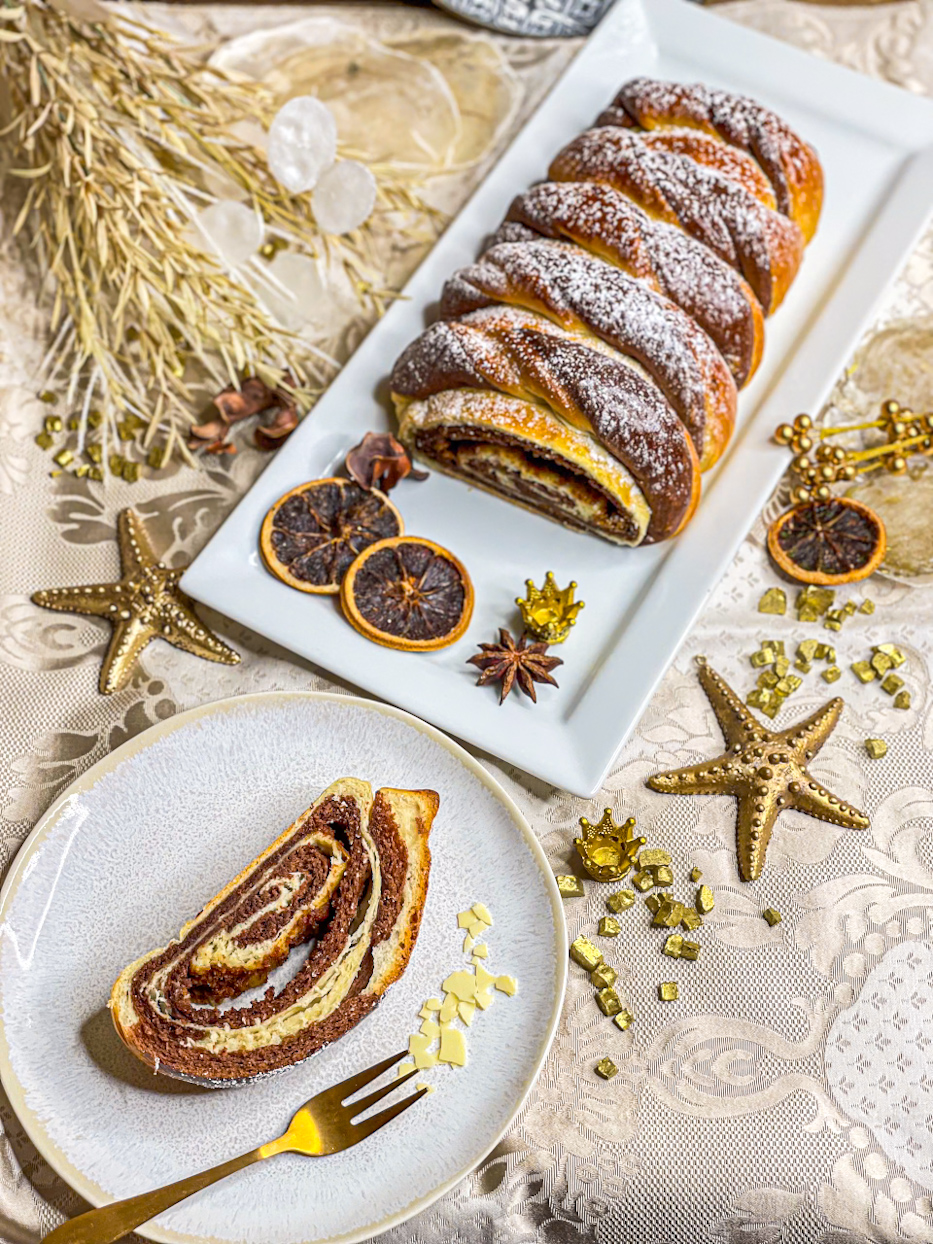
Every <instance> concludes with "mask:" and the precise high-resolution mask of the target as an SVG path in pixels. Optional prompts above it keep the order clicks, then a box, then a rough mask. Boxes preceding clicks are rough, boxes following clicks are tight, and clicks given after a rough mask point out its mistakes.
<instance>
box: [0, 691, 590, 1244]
mask: <svg viewBox="0 0 933 1244" xmlns="http://www.w3.org/2000/svg"><path fill="white" fill-rule="evenodd" d="M346 775H351V776H356V777H365V778H366V779H367V780H369V781H371V782H372V784H373V786H374V787H375V786H385V785H388V786H402V787H406V786H408V787H425V786H427V787H431V788H433V789H435V790H437V791H438V793H439V794H440V796H441V806H440V812H439V814H438V817H437V820H436V821H435V826H434V829H433V831H432V836H431V850H432V854H433V864H432V868H431V879H430V885H429V890H428V898H427V904H426V907H425V912H424V919H423V923H422V927H421V933H420V936H419V938H418V942H417V945H416V947H415V951H414V954H413V956H412V959H411V962H410V964H409V966H408V969H407V971H406V973H405V975H404V976H403V977H402V979H401V980H400V981H399V982H397V983H396V984H395V985H394V986H393V987H392V989H390V990H389V992H388V994H387V995H386V997H385V998H384V1000H383V1001H382V1003H381V1004H380V1005H379V1006H378V1007H377V1008H376V1010H375V1011H374V1012H373V1013H372V1014H371V1015H370V1016H368V1017H367V1018H366V1019H365V1020H364V1021H363V1022H362V1023H361V1024H359V1025H358V1026H357V1027H356V1028H354V1029H353V1030H352V1031H351V1032H349V1033H348V1034H347V1035H346V1036H345V1037H343V1038H342V1039H341V1040H340V1041H338V1042H336V1043H335V1044H334V1045H333V1046H331V1047H329V1048H327V1049H325V1050H322V1051H321V1052H320V1053H319V1054H317V1055H315V1056H314V1057H313V1058H311V1059H310V1060H308V1061H307V1062H306V1063H303V1064H301V1065H299V1066H297V1067H294V1068H291V1069H289V1070H288V1071H284V1072H282V1073H281V1074H279V1075H277V1076H273V1077H271V1078H269V1079H267V1080H262V1081H260V1082H257V1083H255V1084H251V1085H247V1086H245V1087H243V1088H236V1089H228V1090H216V1089H215V1090H210V1089H207V1090H205V1089H198V1088H194V1087H192V1086H190V1085H186V1084H182V1083H179V1082H177V1081H173V1080H166V1079H165V1078H163V1077H156V1076H153V1075H152V1074H151V1073H150V1072H149V1071H147V1069H146V1068H145V1067H144V1066H143V1065H142V1064H141V1063H139V1062H138V1061H137V1060H136V1059H135V1058H133V1056H132V1055H131V1054H129V1052H128V1051H126V1050H125V1049H124V1048H123V1046H122V1045H121V1044H120V1042H119V1039H118V1038H117V1037H116V1034H115V1032H114V1031H113V1026H112V1024H111V1021H110V1016H109V1012H108V1011H107V1009H106V1002H107V998H108V996H109V993H110V986H111V984H112V982H113V981H114V979H115V978H116V976H117V974H118V973H119V971H120V970H121V969H122V967H123V966H124V965H125V964H126V963H128V962H129V961H130V960H131V959H133V958H135V957H136V956H137V955H139V954H141V953H142V952H143V951H145V950H147V949H149V948H150V947H152V946H156V945H164V944H165V943H166V942H167V941H168V939H169V938H171V937H174V936H175V935H176V934H177V932H178V929H179V927H180V926H181V924H182V922H183V921H184V920H185V919H186V918H188V917H189V916H190V915H192V914H193V913H194V912H196V911H197V910H198V909H199V907H200V906H201V904H202V903H203V902H204V901H205V900H206V899H207V898H209V897H210V895H212V894H214V893H216V891H217V890H218V889H220V887H221V886H222V885H223V884H224V883H225V882H226V881H228V880H229V879H230V878H231V877H232V876H234V875H235V874H236V873H237V872H238V871H239V869H240V868H241V867H242V866H243V865H244V864H246V863H247V862H248V861H249V860H250V859H252V858H253V857H254V856H255V855H256V854H258V852H259V851H260V850H262V849H263V848H264V847H265V846H267V845H268V843H269V842H270V841H271V840H272V838H273V837H274V836H275V835H276V834H278V833H279V832H280V831H281V830H282V829H283V828H284V827H285V826H286V825H288V824H289V823H290V822H291V821H292V820H293V819H294V817H295V816H296V815H297V813H299V812H300V811H301V810H302V809H303V808H305V807H306V806H307V805H308V804H309V803H311V801H312V799H313V798H314V797H315V796H316V795H317V794H318V793H319V792H320V791H321V790H322V789H323V788H324V787H325V786H326V785H328V784H329V783H330V782H331V781H332V780H334V779H335V778H337V777H340V776H346ZM476 901H481V902H484V903H485V904H486V905H487V907H488V908H489V910H490V912H491V914H492V916H493V919H494V921H495V923H494V925H493V928H492V929H491V931H490V933H489V936H488V938H487V942H488V945H489V962H490V967H491V970H494V971H496V972H501V973H509V974H512V975H514V976H515V977H516V978H517V980H518V983H519V992H518V994H517V995H516V996H515V997H512V998H509V997H506V996H505V995H504V994H499V993H497V994H496V1000H495V1003H494V1005H493V1006H492V1007H490V1009H489V1010H488V1011H486V1012H484V1013H482V1014H481V1015H478V1017H477V1019H476V1020H475V1022H474V1024H473V1027H472V1028H471V1029H470V1030H469V1033H468V1037H467V1048H468V1058H469V1062H468V1065H467V1066H466V1067H465V1068H462V1069H452V1068H437V1069H435V1070H432V1071H427V1072H425V1073H424V1079H425V1080H426V1081H428V1082H430V1083H432V1084H433V1085H434V1086H435V1088H436V1092H434V1093H433V1094H429V1095H428V1096H427V1097H425V1098H424V1099H423V1100H422V1101H421V1102H420V1103H419V1104H418V1106H416V1107H414V1108H413V1109H411V1110H409V1111H407V1112H406V1113H405V1114H404V1115H403V1116H401V1117H400V1118H399V1119H397V1120H395V1121H394V1122H393V1123H392V1125H391V1130H389V1129H386V1130H384V1131H382V1132H381V1133H378V1134H377V1135H375V1136H373V1137H371V1138H370V1139H369V1140H368V1141H365V1142H363V1143H362V1144H361V1145H358V1146H356V1147H355V1148H353V1149H351V1150H348V1151H346V1152H345V1153H341V1154H336V1155H334V1156H333V1157H329V1158H325V1159H308V1158H300V1157H294V1156H284V1157H279V1158H276V1159H274V1161H270V1162H266V1163H263V1164H262V1165H261V1166H257V1167H254V1168H252V1169H251V1170H249V1171H245V1172H243V1173H241V1174H239V1175H235V1176H233V1177H232V1178H230V1179H228V1180H226V1181H224V1182H222V1183H220V1184H217V1185H216V1186H215V1187H213V1188H211V1189H208V1190H206V1191H205V1192H202V1193H199V1194H198V1195H197V1196H195V1197H192V1198H190V1199H189V1200H187V1201H184V1202H182V1204H180V1205H178V1206H176V1208H175V1209H173V1210H171V1211H169V1212H168V1213H166V1214H164V1215H162V1216H161V1217H159V1218H158V1219H156V1220H155V1221H154V1222H153V1223H152V1224H150V1225H149V1226H148V1227H144V1228H143V1229H142V1233H143V1234H145V1235H148V1236H149V1237H150V1238H151V1239H154V1240H166V1241H198V1242H199V1244H200V1242H202V1241H208V1240H210V1241H237V1244H295V1242H296V1241H324V1240H330V1241H336V1240H341V1241H353V1240H363V1239H368V1238H369V1237H370V1236H372V1235H373V1234H375V1233H377V1232H379V1231H382V1230H385V1229H386V1228H388V1227H390V1226H392V1225H394V1224H397V1223H399V1222H403V1221H404V1220H405V1219H407V1218H409V1217H410V1216H411V1215H412V1214H415V1213H417V1212H418V1211H419V1210H421V1209H423V1208H424V1207H425V1206H427V1205H429V1204H431V1202H432V1201H434V1200H435V1199H436V1198H437V1197H439V1196H440V1195H441V1194H442V1193H443V1192H445V1191H446V1190H447V1189H449V1188H451V1187H452V1186H453V1185H454V1184H456V1183H457V1182H458V1181H459V1180H460V1179H462V1178H463V1176H465V1175H466V1174H467V1173H468V1172H469V1171H470V1170H471V1169H472V1168H473V1167H474V1166H475V1165H476V1164H477V1163H478V1162H479V1161H480V1160H481V1159H482V1158H483V1157H484V1156H485V1155H486V1154H487V1153H488V1152H489V1151H490V1150H491V1149H492V1148H493V1146H494V1145H495V1144H496V1143H497V1142H498V1140H499V1139H500V1137H501V1136H502V1135H503V1133H504V1132H505V1131H506V1129H507V1128H508V1127H509V1125H510V1123H511V1122H512V1120H513V1119H514V1118H515V1115H516V1113H517V1112H518V1110H519V1108H520V1107H521V1104H522V1102H523V1101H524V1098H525V1096H526V1094H527V1092H528V1090H529V1089H530V1087H531V1085H532V1083H533V1081H534V1078H535V1076H536V1075H537V1073H538V1070H539V1069H540V1067H541V1064H542V1062H543V1061H544V1058H545V1055H546V1053H547V1050H548V1047H549V1045H550V1042H551V1039H552V1037H553V1034H554V1030H555V1027H556V1024H557V1019H558V1015H559V1012H560V1005H561V1001H562V998H563V990H564V982H565V978H566V963H567V940H566V931H565V926H564V919H563V912H562V911H561V905H560V897H559V895H558V893H557V887H556V884H555V882H554V879H553V876H552V875H551V871H550V869H549V867H548V865H547V861H546V860H545V857H544V854H543V852H542V851H541V848H540V847H539V846H538V843H537V841H536V840H535V838H534V836H533V835H532V833H531V830H530V829H529V827H528V825H527V823H526V822H525V820H524V818H523V817H522V815H521V813H520V812H519V810H518V808H517V807H516V806H515V804H514V803H513V802H512V801H511V800H510V799H509V797H508V796H507V795H506V794H505V792H504V791H503V790H502V788H501V787H500V786H499V785H498V784H497V783H496V782H495V781H494V780H493V779H492V778H491V777H489V775H488V774H487V773H486V772H485V770H483V769H482V767H481V766H480V765H478V764H477V763H476V761H474V760H472V759H471V758H470V757H469V756H468V755H467V754H466V753H465V752H464V751H463V750H462V749H461V748H459V747H458V746H457V745H456V744H454V743H451V742H450V741H449V740H448V739H446V738H444V736H443V735H442V734H440V733H439V732H438V731H437V730H435V729H433V727H431V726H426V725H424V724H423V723H422V722H419V721H416V720H415V719H414V718H412V717H409V716H408V715H407V714H406V713H402V712H400V711H398V710H397V709H391V708H387V707H384V706H380V705H373V704H369V703H366V702H363V701H361V700H357V699H353V698H349V697H344V696H329V695H315V694H311V693H307V694H285V693H272V694H268V695H256V696H244V697H242V698H240V699H237V700H227V701H222V702H221V703H219V704H213V705H208V706H206V707H204V708H199V709H195V710H193V711H191V712H188V713H182V714H180V715H179V716H178V717H174V718H172V719H171V720H169V721H167V722H165V723H163V724H161V725H159V726H156V727H154V728H153V729H151V730H148V731H147V732H146V733H145V734H143V735H141V736H139V737H138V738H135V739H133V740H131V741H130V742H129V743H126V744H124V745H123V746H122V747H120V748H118V749H117V750H116V751H115V752H114V753H113V754H112V755H111V756H110V757H108V759H106V760H105V761H102V762H101V763H100V764H98V765H95V766H94V767H93V768H92V769H91V770H89V771H88V773H86V774H85V775H84V776H83V777H82V778H81V779H80V780H79V781H78V782H76V783H75V784H74V785H73V786H72V787H71V788H70V790H69V791H68V792H67V793H66V794H65V795H64V796H63V798H62V799H60V800H59V801H58V802H57V803H56V804H55V806H54V807H53V808H52V809H50V811H49V813H48V814H47V815H46V816H45V817H44V818H43V820H42V821H41V822H40V824H39V825H38V826H37V828H36V829H35V830H34V831H33V833H32V834H31V835H30V837H29V839H28V840H27V842H26V845H25V846H24V847H23V849H22V851H21V852H20V855H19V857H18V859H17V862H16V865H15V867H14V869H13V870H12V873H11V875H10V877H9V879H8V881H7V882H6V885H5V886H4V890H3V894H2V896H0V922H2V923H0V927H2V937H0V1012H2V1028H0V1073H2V1079H3V1084H4V1087H5V1089H6V1091H7V1093H8V1094H9V1096H10V1099H11V1101H12V1103H13V1106H14V1108H15V1109H16V1112H17V1114H18V1115H19V1118H20V1120H21V1121H22V1123H23V1125H24V1126H25V1128H26V1130H27V1131H28V1133H29V1135H30V1137H31V1138H32V1140H33V1142H34V1143H35V1145H36V1147H37V1148H38V1149H39V1151H40V1152H41V1153H42V1154H43V1156H44V1157H45V1158H46V1159H47V1160H48V1161H49V1162H50V1163H51V1164H52V1166H53V1167H54V1168H55V1169H56V1170H57V1171H58V1172H59V1174H61V1175H62V1176H63V1177H64V1178H65V1179H67V1180H68V1182H69V1183H70V1184H71V1185H72V1186H73V1187H74V1188H75V1189H77V1191H78V1192H80V1193H81V1195H82V1196H84V1197H86V1198H87V1200H89V1201H90V1202H92V1204H95V1205H102V1204H105V1203H107V1202H109V1201H111V1200H114V1199H118V1198H121V1197H125V1196H128V1195H131V1194H134V1193H137V1192H142V1191H144V1190H146V1189H148V1188H153V1187H158V1186H160V1185H161V1184H164V1183H167V1182H169V1181H171V1180H175V1179H178V1178H180V1177H181V1176H182V1175H185V1174H190V1173H192V1172H194V1171H197V1170H201V1169H203V1168H204V1167H207V1166H212V1165H213V1164H214V1163H216V1162H219V1161H221V1160H223V1159H225V1158H228V1157H232V1156H233V1155H235V1154H237V1153H242V1152H244V1151H246V1150H248V1149H252V1148H254V1147H255V1146H256V1145H257V1144H258V1143H262V1142H263V1141H265V1140H267V1139H271V1137H272V1136H274V1135H278V1133H279V1130H280V1129H282V1128H283V1127H284V1126H285V1125H286V1124H287V1122H288V1119H289V1118H290V1117H291V1114H292V1112H293V1111H294V1110H295V1109H296V1108H297V1107H298V1106H299V1105H300V1104H301V1103H302V1102H303V1101H305V1100H306V1099H307V1098H308V1097H310V1096H311V1095H312V1094H314V1093H316V1092H318V1091H319V1090H320V1089H322V1088H325V1087H326V1086H327V1085H329V1084H334V1083H336V1082H337V1081H339V1080H342V1079H344V1078H345V1077H346V1076H347V1075H350V1074H351V1073H352V1072H354V1071H358V1070H360V1069H362V1068H364V1067H368V1066H371V1065H372V1064H373V1063H375V1062H376V1061H378V1060H379V1059H381V1058H384V1057H386V1056H388V1055H389V1054H392V1053H394V1052H395V1051H396V1050H398V1049H401V1048H404V1046H405V1043H406V1041H407V1036H408V1034H409V1033H410V1032H415V1031H417V1028H418V1025H419V1024H420V1020H419V1019H418V1018H417V1012H418V1011H419V1010H420V1008H421V1006H422V1005H423V1003H424V1001H425V1000H426V999H427V998H429V997H432V996H435V995H437V994H438V992H439V990H440V985H441V982H442V980H443V979H444V977H445V976H446V975H447V974H448V972H450V971H451V970H453V969H454V968H457V967H460V966H465V965H466V960H465V957H464V955H463V933H462V931H461V930H458V928H457V919H456V916H457V912H458V911H461V910H463V909H464V908H465V907H467V906H469V905H470V904H471V903H473V902H476ZM283 970H284V969H280V972H281V971H283ZM402 1091H403V1092H405V1091H406V1090H402ZM391 1100H392V1099H390V1101H391Z"/></svg>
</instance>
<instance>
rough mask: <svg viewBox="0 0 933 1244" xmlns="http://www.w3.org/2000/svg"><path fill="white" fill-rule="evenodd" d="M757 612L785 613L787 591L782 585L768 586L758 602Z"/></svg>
mask: <svg viewBox="0 0 933 1244" xmlns="http://www.w3.org/2000/svg"><path fill="white" fill-rule="evenodd" d="M758 612H759V613H777V614H781V615H783V614H785V613H787V593H786V592H785V591H784V589H783V588H782V587H769V588H768V590H767V591H766V592H765V594H764V596H762V598H761V600H760V601H759V602H758Z"/></svg>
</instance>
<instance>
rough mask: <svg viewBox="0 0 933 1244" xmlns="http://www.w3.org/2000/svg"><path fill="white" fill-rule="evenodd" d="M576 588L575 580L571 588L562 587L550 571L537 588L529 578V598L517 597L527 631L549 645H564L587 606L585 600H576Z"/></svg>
mask: <svg viewBox="0 0 933 1244" xmlns="http://www.w3.org/2000/svg"><path fill="white" fill-rule="evenodd" d="M576 590H577V585H576V583H574V582H573V580H571V582H570V583H569V584H568V585H567V587H558V586H557V583H556V582H555V580H554V575H553V572H552V571H550V570H549V571H548V572H547V574H546V575H545V576H544V583H543V585H542V586H541V587H535V585H534V582H533V580H531V579H526V580H525V591H526V592H527V593H528V598H527V600H524V599H522V597H521V596H516V598H515V603H516V605H518V607H519V609H520V610H521V615H522V622H523V623H524V625H525V630H526V631H528V633H529V634H530V635H532V636H534V638H535V639H537V640H541V641H543V642H544V643H546V644H562V643H563V642H564V640H565V639H566V638H567V636H568V635H569V634H570V628H571V627H572V626H574V625H575V624H576V621H577V614H578V613H579V612H580V610H581V609H583V608H585V606H586V602H585V601H582V600H577V601H575V600H574V599H573V597H574V593H575V592H576Z"/></svg>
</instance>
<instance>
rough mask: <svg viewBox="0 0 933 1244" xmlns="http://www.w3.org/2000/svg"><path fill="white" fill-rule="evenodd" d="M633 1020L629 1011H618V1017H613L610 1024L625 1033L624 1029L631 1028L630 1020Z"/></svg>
mask: <svg viewBox="0 0 933 1244" xmlns="http://www.w3.org/2000/svg"><path fill="white" fill-rule="evenodd" d="M634 1018H635V1016H634V1015H633V1014H632V1012H631V1011H620V1012H619V1014H618V1015H613V1017H612V1022H613V1023H614V1024H615V1026H616V1027H617V1028H620V1029H621V1030H622V1032H625V1030H626V1028H630V1027H631V1024H632V1020H633V1019H634Z"/></svg>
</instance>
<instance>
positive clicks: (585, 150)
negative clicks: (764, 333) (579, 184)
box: [548, 126, 804, 315]
mask: <svg viewBox="0 0 933 1244" xmlns="http://www.w3.org/2000/svg"><path fill="white" fill-rule="evenodd" d="M548 176H549V177H550V179H551V180H552V181H596V182H603V183H605V184H607V185H610V186H613V187H614V188H615V189H616V190H619V191H621V192H622V193H623V194H625V195H627V196H628V197H629V198H631V199H632V200H633V201H634V202H635V203H637V204H638V206H639V207H640V208H642V210H643V211H645V212H647V213H648V215H649V216H652V217H654V218H655V219H657V220H663V221H665V222H667V223H668V224H672V225H678V226H679V227H680V228H682V229H683V230H685V232H687V233H689V234H690V235H691V236H692V237H695V238H696V239H697V240H698V241H700V242H703V243H704V244H705V245H706V246H709V247H710V248H711V250H713V251H714V252H715V253H716V254H717V255H718V256H719V257H720V258H721V259H723V260H725V262H726V263H728V264H731V265H732V267H734V268H735V269H736V270H737V271H738V272H741V273H742V275H743V276H744V277H745V279H746V280H747V281H748V283H749V285H751V287H752V289H753V290H754V292H755V296H756V298H757V299H758V301H759V302H760V303H761V307H762V310H763V311H764V313H765V314H766V315H768V314H770V313H771V312H773V311H774V310H776V308H777V307H778V306H779V305H780V303H781V300H782V299H783V297H784V295H785V294H786V292H787V290H788V288H789V286H790V284H791V282H792V281H793V279H794V277H795V276H796V274H797V269H798V268H799V266H800V260H801V258H802V255H803V247H804V240H803V234H802V233H801V231H800V228H799V227H798V226H797V225H796V224H795V223H794V222H793V221H791V220H790V219H788V218H787V217H786V216H782V215H781V214H780V213H778V212H775V211H772V210H771V209H770V208H768V207H766V206H765V205H764V204H763V203H761V202H759V200H758V199H756V198H755V197H754V196H753V195H751V194H749V193H748V191H746V190H745V189H743V187H741V186H740V185H738V183H736V182H733V181H730V180H729V179H728V178H726V177H724V176H722V175H721V174H720V173H716V172H714V171H713V170H712V169H710V168H707V167H705V166H704V165H702V164H697V163H696V161H695V160H692V159H691V158H690V157H689V156H685V155H680V154H678V153H677V152H673V151H665V150H663V149H658V148H652V147H650V146H649V145H648V144H646V143H645V142H644V141H643V139H642V138H641V136H640V135H639V134H638V133H636V132H634V131H632V130H627V129H623V128H620V127H616V126H605V127H603V128H601V129H594V130H587V131H586V132H585V133H583V134H581V135H579V137H577V138H575V139H574V140H573V141H572V142H570V143H568V144H567V146H566V147H564V149H563V150H562V151H560V152H559V153H558V155H557V156H556V157H555V159H554V160H553V162H552V163H551V167H550V169H549V170H548Z"/></svg>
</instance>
